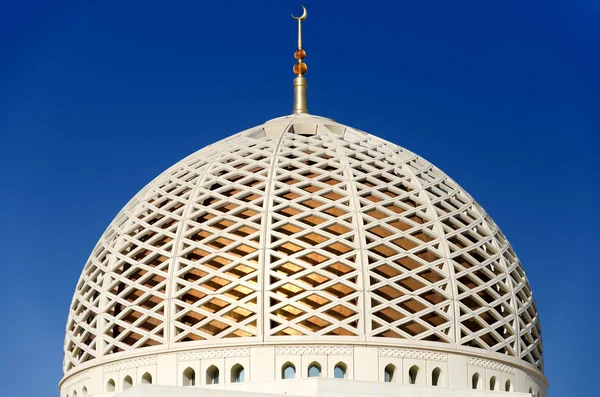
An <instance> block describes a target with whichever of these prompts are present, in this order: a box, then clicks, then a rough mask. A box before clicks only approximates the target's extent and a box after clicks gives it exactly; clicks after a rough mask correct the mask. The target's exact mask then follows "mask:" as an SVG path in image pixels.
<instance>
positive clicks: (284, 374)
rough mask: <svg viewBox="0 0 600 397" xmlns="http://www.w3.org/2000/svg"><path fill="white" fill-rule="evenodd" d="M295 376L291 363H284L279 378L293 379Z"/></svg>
mask: <svg viewBox="0 0 600 397" xmlns="http://www.w3.org/2000/svg"><path fill="white" fill-rule="evenodd" d="M295 377H296V367H294V364H292V363H285V364H283V367H281V379H294V378H295Z"/></svg>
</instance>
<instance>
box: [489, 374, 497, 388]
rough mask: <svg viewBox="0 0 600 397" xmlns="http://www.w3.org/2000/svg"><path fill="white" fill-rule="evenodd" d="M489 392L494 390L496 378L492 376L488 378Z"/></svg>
mask: <svg viewBox="0 0 600 397" xmlns="http://www.w3.org/2000/svg"><path fill="white" fill-rule="evenodd" d="M490 390H496V377H495V376H492V377H491V378H490Z"/></svg>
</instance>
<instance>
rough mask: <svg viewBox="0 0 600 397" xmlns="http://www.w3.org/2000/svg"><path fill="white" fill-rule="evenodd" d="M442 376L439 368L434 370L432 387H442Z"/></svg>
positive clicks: (432, 372)
mask: <svg viewBox="0 0 600 397" xmlns="http://www.w3.org/2000/svg"><path fill="white" fill-rule="evenodd" d="M441 374H442V370H441V369H439V368H437V367H436V368H434V369H433V371H431V386H439V385H440V375H441Z"/></svg>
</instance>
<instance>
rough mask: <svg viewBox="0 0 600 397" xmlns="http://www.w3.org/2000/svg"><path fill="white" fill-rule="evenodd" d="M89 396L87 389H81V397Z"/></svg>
mask: <svg viewBox="0 0 600 397" xmlns="http://www.w3.org/2000/svg"><path fill="white" fill-rule="evenodd" d="M87 395H88V392H87V387H85V386H83V389H81V397H87Z"/></svg>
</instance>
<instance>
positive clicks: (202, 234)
mask: <svg viewBox="0 0 600 397" xmlns="http://www.w3.org/2000/svg"><path fill="white" fill-rule="evenodd" d="M398 136H399V138H401V133H399V134H398ZM64 351H65V354H64V368H63V369H64V378H63V379H62V381H61V383H60V395H61V397H82V396H114V395H119V396H120V395H123V396H129V395H131V396H134V395H140V396H141V395H144V396H151V397H152V396H171V395H173V396H175V395H177V396H180V395H181V396H188V395H189V396H190V397H192V396H213V395H214V396H217V395H218V396H230V395H231V396H233V395H235V396H248V397H252V396H259V395H260V396H266V395H284V394H285V395H287V396H289V395H298V396H307V395H311V396H312V395H319V396H342V395H349V394H355V395H362V396H407V397H410V396H459V395H460V396H488V395H498V394H497V393H506V395H515V396H519V395H529V396H531V395H534V396H546V390H547V380H546V378H545V377H544V375H543V360H542V343H541V329H540V325H539V319H538V313H537V310H536V308H535V303H534V301H533V297H532V293H531V289H530V286H529V283H528V281H527V278H526V276H525V273H524V271H523V269H522V266H521V264H520V262H519V260H518V259H517V256H516V255H515V253H514V251H513V250H512V248H511V246H510V244H509V243H508V241H507V239H506V238H505V236H504V235H503V234H502V232H501V231H500V230H499V229H498V227H497V226H496V224H495V223H494V222H493V220H492V219H491V218H490V217H489V216H488V215H487V214H486V212H485V211H484V210H483V209H482V208H481V206H479V205H478V204H477V203H476V202H475V201H474V200H473V198H472V197H471V196H470V195H469V194H468V193H467V192H466V191H464V189H462V188H461V187H460V186H458V185H457V184H456V183H455V182H454V181H453V180H452V179H450V178H449V177H448V176H447V175H445V174H444V173H443V172H442V171H441V170H439V169H438V168H436V167H435V166H433V165H432V164H430V163H429V162H427V161H426V160H424V159H423V158H421V157H419V156H417V155H416V154H414V153H412V152H410V151H408V150H406V149H404V148H402V147H399V146H396V145H394V144H392V143H390V142H387V141H385V140H382V139H380V138H377V137H376V136H374V135H371V134H368V133H365V132H362V131H360V130H357V129H354V128H351V127H349V126H346V125H343V124H340V123H337V122H335V121H333V120H331V119H327V118H323V117H317V116H312V115H308V114H306V113H301V114H295V115H291V116H286V117H281V118H278V119H274V120H270V121H268V122H266V123H265V124H263V125H260V126H257V127H254V128H251V129H249V130H246V131H243V132H241V133H238V134H236V135H233V136H231V137H229V138H227V139H225V140H222V141H220V142H217V143H215V144H213V145H210V146H208V147H206V148H204V149H202V150H200V151H198V152H196V153H194V154H192V155H190V156H188V157H187V158H185V159H183V160H182V161H180V162H178V163H177V164H175V165H174V166H172V167H171V168H169V169H168V170H166V171H165V172H164V173H162V174H161V175H159V176H158V177H157V178H156V179H154V180H153V181H152V182H150V183H149V184H148V185H147V186H146V187H145V188H144V189H142V190H141V191H140V192H139V193H138V194H137V195H136V196H135V197H134V198H133V199H132V200H131V201H130V202H129V203H128V204H127V205H126V206H125V207H124V208H123V210H122V211H121V212H120V213H119V214H118V215H117V216H116V218H115V219H114V221H113V222H112V223H111V224H110V225H109V227H108V229H107V230H106V231H105V233H104V234H103V235H102V237H101V239H100V241H99V242H98V244H97V245H96V247H95V248H94V250H93V251H92V254H91V255H90V258H89V260H88V261H87V263H86V265H85V267H84V269H83V272H82V275H81V278H80V279H79V282H78V284H77V287H76V290H75V294H74V297H73V301H72V304H71V307H70V314H69V318H68V322H67V329H66V338H65V349H64Z"/></svg>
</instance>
